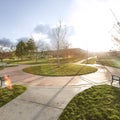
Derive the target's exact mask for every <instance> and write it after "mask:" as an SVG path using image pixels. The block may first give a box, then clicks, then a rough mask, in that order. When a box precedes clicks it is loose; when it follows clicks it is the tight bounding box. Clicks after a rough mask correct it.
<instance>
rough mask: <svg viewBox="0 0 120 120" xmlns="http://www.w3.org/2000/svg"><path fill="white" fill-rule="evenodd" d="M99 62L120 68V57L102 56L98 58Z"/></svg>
mask: <svg viewBox="0 0 120 120" xmlns="http://www.w3.org/2000/svg"><path fill="white" fill-rule="evenodd" d="M98 63H100V64H102V65H106V66H111V67H116V68H120V58H102V59H99V60H98Z"/></svg>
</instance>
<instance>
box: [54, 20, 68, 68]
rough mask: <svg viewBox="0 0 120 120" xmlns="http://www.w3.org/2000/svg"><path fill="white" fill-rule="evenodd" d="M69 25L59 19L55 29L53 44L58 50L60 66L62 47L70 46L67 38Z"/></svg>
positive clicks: (58, 63)
mask: <svg viewBox="0 0 120 120" xmlns="http://www.w3.org/2000/svg"><path fill="white" fill-rule="evenodd" d="M66 36H67V27H66V25H63V24H62V21H61V20H59V22H58V25H57V26H56V28H54V29H53V42H54V43H53V44H54V47H55V48H56V51H57V65H58V67H59V66H60V49H65V48H68V46H69V44H68V41H67V39H66Z"/></svg>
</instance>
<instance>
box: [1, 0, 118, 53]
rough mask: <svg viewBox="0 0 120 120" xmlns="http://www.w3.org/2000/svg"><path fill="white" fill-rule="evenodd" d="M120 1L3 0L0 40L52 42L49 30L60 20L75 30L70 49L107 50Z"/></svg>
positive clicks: (70, 39) (110, 44) (109, 46)
mask: <svg viewBox="0 0 120 120" xmlns="http://www.w3.org/2000/svg"><path fill="white" fill-rule="evenodd" d="M119 5H120V0H0V40H2V39H3V38H4V39H5V38H6V39H7V40H8V41H9V40H10V41H12V42H16V41H17V40H18V39H20V38H23V37H33V38H34V39H36V40H38V39H43V40H48V41H49V40H50V37H49V35H48V32H47V31H48V30H50V29H52V28H53V26H56V24H57V23H58V21H59V19H62V20H63V21H64V24H66V25H67V26H70V28H72V30H71V31H72V32H71V34H70V35H69V37H68V40H69V42H70V43H71V47H74V48H75V47H76V48H82V49H86V50H89V51H106V50H110V49H111V47H112V44H113V43H112V40H111V39H112V38H111V35H112V28H113V26H114V24H115V23H116V19H115V17H114V15H113V14H112V12H111V10H112V11H113V12H114V13H115V15H116V16H117V19H118V20H120V7H119Z"/></svg>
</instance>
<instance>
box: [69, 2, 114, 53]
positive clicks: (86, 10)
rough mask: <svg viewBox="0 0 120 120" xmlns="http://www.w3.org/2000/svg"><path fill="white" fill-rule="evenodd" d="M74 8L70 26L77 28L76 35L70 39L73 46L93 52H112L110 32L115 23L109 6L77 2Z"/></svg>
mask: <svg viewBox="0 0 120 120" xmlns="http://www.w3.org/2000/svg"><path fill="white" fill-rule="evenodd" d="M81 4H82V5H81ZM73 6H74V7H73V9H72V11H71V15H70V24H72V25H73V26H74V28H75V34H74V35H73V36H71V38H70V41H71V44H72V46H73V47H79V48H83V49H87V50H89V51H92V52H100V51H108V50H110V49H111V46H112V42H111V33H109V31H110V29H111V28H112V27H113V24H114V22H113V16H112V14H111V13H110V10H109V6H106V4H103V3H102V2H100V3H98V2H95V1H94V2H92V3H89V2H87V3H86V2H85V1H83V3H81V1H79V0H75V3H74V5H73Z"/></svg>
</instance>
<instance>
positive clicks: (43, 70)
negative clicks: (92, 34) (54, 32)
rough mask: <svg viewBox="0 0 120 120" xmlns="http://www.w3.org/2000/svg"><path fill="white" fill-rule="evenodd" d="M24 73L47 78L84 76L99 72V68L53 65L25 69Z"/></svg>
mask: <svg viewBox="0 0 120 120" xmlns="http://www.w3.org/2000/svg"><path fill="white" fill-rule="evenodd" d="M23 71H25V72H28V73H32V74H36V75H45V76H72V75H82V74H87V73H92V72H95V71H97V68H94V67H91V66H85V65H76V64H62V65H61V66H60V67H57V66H56V65H53V64H49V65H48V64H47V65H40V66H33V67H28V68H25V69H23Z"/></svg>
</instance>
